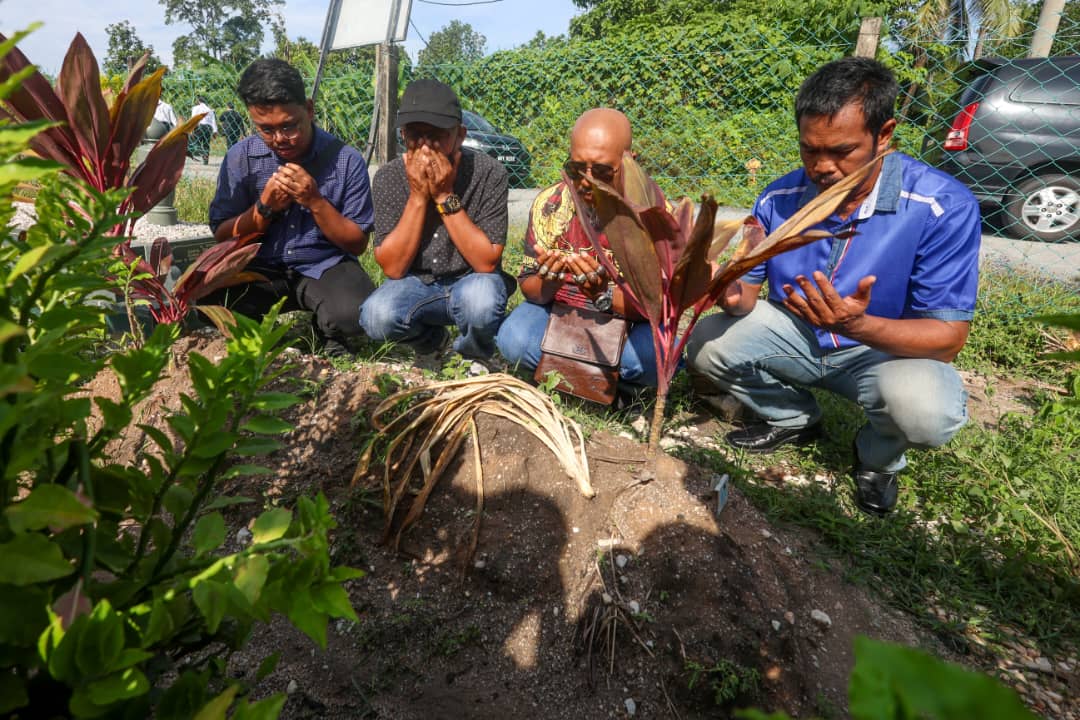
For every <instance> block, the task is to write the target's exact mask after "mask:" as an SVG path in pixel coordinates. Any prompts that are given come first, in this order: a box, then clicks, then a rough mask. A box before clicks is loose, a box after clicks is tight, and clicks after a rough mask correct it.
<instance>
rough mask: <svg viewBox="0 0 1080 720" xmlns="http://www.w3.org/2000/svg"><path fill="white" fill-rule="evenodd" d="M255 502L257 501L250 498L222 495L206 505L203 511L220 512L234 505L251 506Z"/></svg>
mask: <svg viewBox="0 0 1080 720" xmlns="http://www.w3.org/2000/svg"><path fill="white" fill-rule="evenodd" d="M253 502H255V501H254V500H252V499H251V498H249V497H243V496H240V495H222V496H221V497H218V498H215V499H213V500H211V501H210V502H208V503H207V504H206V505H204V506H203V510H205V511H210V510H219V509H221V508H226V507H232V506H233V505H250V504H251V503H253Z"/></svg>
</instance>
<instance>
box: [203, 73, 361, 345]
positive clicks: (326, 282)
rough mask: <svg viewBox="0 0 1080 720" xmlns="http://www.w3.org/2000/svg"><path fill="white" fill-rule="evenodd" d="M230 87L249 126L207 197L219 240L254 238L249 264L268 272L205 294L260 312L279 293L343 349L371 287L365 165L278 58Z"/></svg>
mask: <svg viewBox="0 0 1080 720" xmlns="http://www.w3.org/2000/svg"><path fill="white" fill-rule="evenodd" d="M237 94H238V95H239V96H240V98H241V100H243V102H244V104H245V106H247V112H248V115H249V116H250V118H251V122H252V125H253V126H254V127H255V133H254V134H253V135H251V136H249V137H247V138H244V139H243V140H241V141H240V142H238V143H237V144H235V145H233V146H232V147H231V148H230V149H229V151H228V154H227V155H226V156H225V160H224V162H223V163H222V165H221V171H220V173H219V175H218V186H217V193H216V194H215V195H214V199H213V201H212V202H211V203H210V227H211V229H212V230H213V231H214V237H215V238H217V240H218V241H223V240H227V239H229V238H231V237H234V236H238V235H239V236H243V235H248V234H251V233H257V234H259V235H261V237H260V238H259V242H261V243H262V245H261V247H260V248H259V253H258V255H256V257H255V259H254V260H252V262H251V264H250V265H249V266H248V268H247V269H248V270H250V271H254V272H257V273H259V274H261V275H262V276H264V277H265V278H266V280H265V281H257V282H252V283H248V284H245V285H240V286H236V287H232V288H226V289H225V290H222V291H219V292H217V293H214V294H212V295H211V296H209V297H208V298H207V299H206V300H204V302H205V303H207V304H225V305H227V306H228V307H230V308H232V309H233V310H236V311H237V312H240V313H243V314H244V315H248V316H250V317H255V318H259V317H261V316H262V315H263V314H264V313H265V312H266V311H267V310H268V309H269V308H270V307H271V306H272V305H273V304H274V303H275V302H277V301H278V300H280V299H281V298H282V297H285V298H286V302H285V305H284V309H285V310H287V311H288V310H307V311H310V312H312V313H314V320H313V322H312V325H313V326H314V330H315V335H316V340H317V342H318V343H319V344H320V345H323V346H324V349H325V351H326V352H327V353H328V354H343V353H344V352H345V351H346V343H347V339H348V338H349V337H351V336H356V335H359V334H360V327H359V323H358V310H357V309H358V308H359V306H360V304H361V303H362V302H363V301H364V300H365V299H366V298H367V297H368V295H370V294H371V292H372V291H373V290H374V289H375V286H374V284H373V283H372V282H371V279H370V278H369V277H368V276H367V274H366V273H365V272H364V270H363V268H362V267H361V266H360V263H359V262H358V261H357V256H359V255H360V254H361V253H363V252H364V250H365V249H366V248H367V242H368V233H370V232H371V228H372V227H373V225H374V210H373V207H372V202H371V191H370V186H369V183H368V169H367V163H365V162H364V158H363V156H362V155H361V154H360V152H359V151H357V150H356V149H355V148H352V147H350V146H348V145H345V144H344V143H343V142H342V141H341V140H339V139H338V138H336V137H334V136H333V135H331V134H329V133H327V132H326V131H325V130H322V129H321V128H319V127H316V125H315V111H314V106H313V104H312V101H311V100H310V99H308V97H307V94H306V93H305V91H304V82H303V80H302V79H301V77H300V73H299V72H297V71H296V69H295V68H293V67H292V66H291V65H289V64H288V63H286V62H284V61H283V60H276V59H264V60H256V61H255V62H253V63H252V64H251V65H250V66H248V68H247V69H246V70H244V73H243V75H241V77H240V82H239V84H238V86H237Z"/></svg>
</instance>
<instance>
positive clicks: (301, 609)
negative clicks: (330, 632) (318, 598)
mask: <svg viewBox="0 0 1080 720" xmlns="http://www.w3.org/2000/svg"><path fill="white" fill-rule="evenodd" d="M286 616H287V617H288V618H289V621H290V622H292V624H293V625H295V626H296V629H297V630H299V631H300V632H302V633H304V634H305V635H307V636H308V637H309V638H311V639H312V640H314V641H315V642H316V643H318V645H319V647H320V648H324V649H325V648H326V625H327V622H328V621H329V618H328V617H327V615H326V613H324V612H322V611H321V610H318V609H317V608H316V607H315V605H314V603H313V602H312V598H311V593H309V592H307V591H306V590H298V591H296V592H293V593H292V595H291V598H290V602H289V610H288V612H287V613H286Z"/></svg>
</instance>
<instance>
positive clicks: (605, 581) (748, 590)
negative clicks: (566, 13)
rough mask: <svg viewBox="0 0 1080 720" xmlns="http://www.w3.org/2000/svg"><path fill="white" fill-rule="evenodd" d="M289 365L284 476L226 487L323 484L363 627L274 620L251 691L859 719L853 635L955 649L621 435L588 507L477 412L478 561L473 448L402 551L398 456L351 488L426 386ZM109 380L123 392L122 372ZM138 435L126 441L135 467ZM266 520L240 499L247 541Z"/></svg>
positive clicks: (622, 711)
mask: <svg viewBox="0 0 1080 720" xmlns="http://www.w3.org/2000/svg"><path fill="white" fill-rule="evenodd" d="M196 349H197V350H198V351H199V352H201V353H202V354H203V355H205V356H207V357H211V358H213V357H215V356H219V355H221V354H223V352H224V349H223V345H222V343H221V341H220V340H213V339H210V338H209V337H205V336H204V337H195V338H191V339H185V340H183V341H181V344H178V346H177V348H176V357H177V363H176V367H175V368H173V369H171V370H170V373H169V376H168V377H166V378H164V379H163V381H162V383H161V384H160V385H159V387H158V389H157V391H156V392H155V394H154V396H153V397H152V398H150V400H148V401H147V402H146V403H144V406H143V408H142V409H141V417H140V421H142V422H152V423H154V424H158V423H159V422H160V421H161V420H162V419H163V417H164V412H165V409H166V408H171V407H175V406H177V405H178V397H179V393H181V392H186V391H188V389H189V381H188V379H187V377H186V369H185V367H184V364H185V363H184V358H185V357H186V354H187V353H188V352H190V351H192V350H196ZM291 361H292V362H294V363H295V369H294V370H293V372H292V373H291V376H292V379H291V380H289V381H288V382H289V383H290V384H291V386H292V390H293V391H302V392H303V393H304V394H305V395H306V397H307V399H306V401H305V402H304V403H303V404H302V405H300V406H297V407H296V408H293V409H292V410H291V411H290V412H289V413H288V416H287V418H286V419H289V420H290V421H291V422H293V423H294V425H295V426H296V429H295V430H294V431H293V432H292V433H290V434H289V435H288V436H287V438H286V439H285V442H286V447H285V448H283V449H282V450H280V451H278V452H277V453H275V454H274V455H273V456H270V457H269V458H267V459H266V460H265V461H264V464H266V465H268V466H270V467H272V468H273V469H274V474H273V475H272V476H269V479H267V478H266V477H256V478H244V479H242V480H236V481H233V482H232V484H231V485H230V486H228V487H225V488H223V492H225V493H226V494H230V495H245V496H248V497H254V498H261V499H263V500H265V502H266V503H273V504H280V505H284V506H290V505H291V504H292V502H293V500H294V499H295V498H296V497H298V496H300V495H310V494H314V493H316V492H320V491H321V492H324V493H325V494H326V495H327V496H328V497H329V498H330V499H331V502H332V506H333V510H334V513H335V516H336V517H337V518H338V522H339V528H338V529H337V531H336V534H335V538H334V545H333V549H332V552H333V557H334V561H335V562H336V563H339V564H344V565H350V566H353V567H358V568H361V569H363V570H364V571H365V572H366V573H367V575H366V577H364V578H362V579H359V580H355V581H352V582H351V583H350V584H349V592H350V595H351V597H352V600H353V603H354V606H355V608H356V610H357V612H358V614H359V615H360V618H361V620H360V622H359V623H357V624H354V623H349V622H344V621H339V622H337V623H332V624H331V628H330V633H329V644H328V647H327V649H326V650H321V649H319V648H318V647H316V646H315V645H314V644H313V643H312V642H311V641H310V640H309V639H308V638H307V637H306V636H304V635H303V634H301V633H300V632H298V631H297V630H295V629H293V628H292V627H291V626H290V625H289V624H288V623H287V622H285V621H284V620H282V619H280V618H278V619H276V620H275V621H274V622H273V623H271V624H270V625H269V626H267V627H263V628H260V629H258V630H257V631H256V635H255V637H254V638H253V640H252V642H251V643H250V644H249V645H248V646H247V647H246V648H245V649H244V650H243V651H242V652H240V653H237V654H235V655H234V656H233V657H232V658H231V659H230V672H231V673H233V675H234V676H236V677H238V678H239V677H243V678H246V679H248V680H249V681H253V679H254V676H255V673H256V670H257V668H258V666H259V663H260V662H261V660H262V659H263V658H264V657H266V656H268V655H270V654H272V653H280V662H279V663H278V665H277V668H276V669H275V670H274V672H273V673H271V674H270V675H269V676H268V677H267V678H265V679H264V680H263V681H261V682H260V683H258V684H257V685H256V687H255V691H254V695H255V696H256V697H259V696H264V695H267V694H270V693H273V692H281V691H286V692H288V693H289V698H288V702H287V704H286V706H285V711H284V713H283V715H282V717H287V718H306V717H312V718H316V717H317V718H350V719H352V718H393V719H395V720H410V719H412V718H416V719H418V720H437V719H441V718H447V719H450V718H454V719H468V718H478V719H479V718H524V717H529V718H539V719H547V718H550V719H553V720H554V719H556V718H568V719H569V718H574V719H577V718H600V717H629V716H634V717H642V718H653V717H680V718H706V717H709V718H712V717H729V716H730V713H731V710H732V709H733V708H735V707H745V706H756V707H759V708H762V709H766V710H770V711H771V710H781V709H782V710H785V711H787V712H788V713H790V714H792V715H793V716H796V717H809V716H823V717H843V716H846V710H845V708H846V705H847V703H846V692H847V682H848V675H849V672H850V670H851V668H852V665H853V656H852V641H853V638H854V637H855V636H856V635H858V634H864V635H869V636H871V637H874V638H879V639H884V640H889V641H893V642H899V643H903V644H907V645H916V646H921V647H924V648H927V649H929V650H930V651H931V652H934V653H935V654H937V655H939V656H945V657H948V652H947V650H946V649H945V648H944V647H942V646H941V645H940V644H939V643H938V642H937V640H936V639H934V638H933V637H931V636H928V635H927V634H926V633H924V632H923V631H921V630H920V629H919V628H918V627H917V626H916V624H915V622H914V621H913V620H912V619H911V618H909V617H907V616H904V615H901V614H899V613H897V612H894V611H892V610H890V609H887V608H885V607H883V606H882V605H881V603H880V602H879V601H878V600H875V599H874V598H872V597H870V596H869V595H868V594H867V593H866V592H865V591H864V590H862V589H860V588H858V587H855V586H852V585H850V584H848V583H846V582H845V581H844V580H843V579H842V577H841V576H840V575H839V574H838V572H837V571H836V570H829V569H826V568H827V566H825V565H824V564H822V563H820V562H818V557H819V555H818V553H817V552H816V551H815V544H816V539H815V537H814V535H813V534H812V533H808V532H804V531H800V530H792V529H786V528H779V527H773V526H770V524H769V523H768V522H767V521H766V520H765V518H764V517H763V516H762V515H761V513H760V512H759V511H757V510H756V509H755V508H754V507H753V506H752V505H751V504H750V503H749V502H748V501H747V500H746V499H745V498H744V497H743V496H742V495H740V493H739V492H738V490H737V489H734V488H733V489H731V491H730V495H729V498H728V501H727V504H726V506H725V507H724V509H723V510H722V512H720V513H719V515H717V513H716V507H717V498H716V495H715V493H714V492H713V490H712V485H713V482H714V480H715V478H714V477H713V476H712V475H711V473H710V472H708V471H705V470H702V469H700V468H698V467H695V466H692V465H691V466H688V465H686V464H684V463H682V462H680V461H678V460H675V459H672V458H668V457H663V458H661V460H660V461H659V464H658V466H657V472H656V474H655V476H650V475H647V474H645V473H643V472H642V468H643V467H644V462H643V461H644V446H643V445H642V444H640V443H638V442H636V441H634V440H633V439H629V438H627V437H621V436H615V435H612V434H609V433H604V432H600V433H595V434H593V435H592V437H591V438H590V441H589V444H588V456H589V461H590V467H591V471H592V483H593V486H594V487H595V489H596V491H597V495H596V497H595V498H593V499H586V498H585V497H583V496H582V495H581V494H580V493H579V491H578V489H577V485H576V483H574V482H573V481H572V480H571V479H569V478H568V477H567V476H566V475H565V473H564V472H563V471H562V469H561V467H560V466H559V464H558V463H557V462H556V461H555V459H554V458H553V456H552V455H551V454H550V453H549V451H548V450H547V449H546V448H545V447H544V446H543V445H542V444H541V443H540V442H539V441H537V440H536V439H535V438H533V436H532V435H530V434H529V433H528V432H526V431H524V430H523V429H521V428H519V427H517V426H516V425H513V424H512V423H509V422H507V421H505V420H501V419H498V418H494V417H491V416H480V417H479V419H478V429H479V446H480V457H481V464H482V468H483V477H484V487H483V510H482V513H481V515H480V519H481V526H480V532H479V541H478V544H477V546H476V551H475V554H473V555H470V546H471V543H472V539H473V528H474V522H475V521H476V519H477V513H476V508H477V488H476V479H475V474H474V473H475V468H474V467H473V460H472V458H473V448H472V442H473V440H471V439H470V440H467V441H466V443H465V444H464V445H463V447H462V450H461V451H459V453H458V458H457V460H456V461H455V463H454V465H453V466H452V467H451V468H450V470H449V472H448V474H447V476H446V477H444V478H443V480H442V481H441V483H440V485H439V486H438V487H437V489H436V490H435V492H434V493H433V494H432V496H431V498H430V499H429V500H428V503H427V507H426V510H425V512H424V515H423V516H422V518H421V519H420V521H419V522H418V523H417V525H415V526H414V527H412V528H410V529H408V530H407V531H406V532H405V533H404V535H403V537H402V541H401V544H400V546H399V548H398V549H397V550H396V551H395V550H394V549H392V548H391V547H389V546H388V545H385V544H381V543H380V540H381V538H382V537H383V533H384V517H383V513H382V507H381V498H382V488H381V479H382V468H381V467H375V468H373V473H372V475H371V476H370V477H367V478H364V479H362V480H361V482H360V483H359V484H358V485H357V486H355V487H350V482H349V481H350V478H351V477H352V474H353V471H354V469H355V465H356V460H357V458H358V456H359V454H360V450H361V448H362V443H363V440H364V439H365V438H366V437H369V433H370V429H369V428H368V425H367V423H366V421H365V418H366V417H367V415H368V414H369V413H370V412H371V410H372V409H373V408H374V406H375V405H376V404H377V403H378V401H379V400H380V399H381V396H380V395H379V392H378V387H379V385H380V384H384V383H383V381H384V380H385V379H386V378H387V377H388V376H393V377H395V378H399V379H404V380H405V381H406V382H421V381H422V378H421V377H420V375H419V373H418V372H416V371H414V370H412V369H411V368H407V367H404V366H402V365H367V366H362V367H358V368H356V369H354V370H349V371H338V370H335V369H334V368H333V367H332V366H330V365H329V363H328V362H327V361H326V360H324V359H322V358H318V357H310V356H301V355H298V354H296V355H293V356H292V357H291ZM91 391H93V392H97V393H105V394H110V386H109V381H108V379H107V377H106V376H104V375H103V376H102V378H101V379H99V381H98V382H97V383H95V386H94V387H93V388H91ZM137 441H138V439H137V438H132V439H129V440H125V441H123V442H121V443H118V445H117V447H116V448H114V449H113V450H114V454H115V456H116V457H117V459H118V460H121V461H123V460H125V459H130V458H131V457H132V456H133V453H134V452H135V451H136V449H137V444H136V443H137ZM405 504H406V505H407V502H406V503H405ZM260 511H261V508H259V507H256V506H255V505H251V506H239V507H235V508H231V509H230V512H231V513H232V515H231V516H230V517H229V518H228V520H229V522H230V526H231V531H230V542H231V543H236V542H237V541H236V539H235V538H236V532H237V531H238V530H239V529H241V528H242V527H244V526H245V525H246V524H247V523H249V522H250V520H251V519H252V518H254V516H255V515H257V514H258V512H260Z"/></svg>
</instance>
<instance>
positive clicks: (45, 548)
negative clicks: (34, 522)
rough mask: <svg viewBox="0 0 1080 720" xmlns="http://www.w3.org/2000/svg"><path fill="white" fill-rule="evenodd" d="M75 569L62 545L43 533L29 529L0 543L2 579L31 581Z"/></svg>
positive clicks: (57, 575)
mask: <svg viewBox="0 0 1080 720" xmlns="http://www.w3.org/2000/svg"><path fill="white" fill-rule="evenodd" d="M73 572H75V566H74V565H72V564H71V563H70V562H68V560H67V559H65V558H64V555H63V553H61V552H60V547H59V546H57V545H55V544H53V543H51V542H49V541H48V539H46V538H45V536H44V535H40V534H38V533H26V534H23V535H16V536H15V537H14V539H12V540H10V541H8V542H6V543H3V544H0V583H7V584H8V585H20V586H21V585H32V584H34V583H39V582H45V581H47V580H56V579H57V578H62V577H67V576H68V575H70V574H71V573H73Z"/></svg>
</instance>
